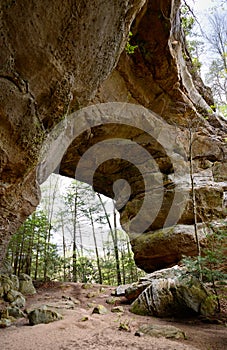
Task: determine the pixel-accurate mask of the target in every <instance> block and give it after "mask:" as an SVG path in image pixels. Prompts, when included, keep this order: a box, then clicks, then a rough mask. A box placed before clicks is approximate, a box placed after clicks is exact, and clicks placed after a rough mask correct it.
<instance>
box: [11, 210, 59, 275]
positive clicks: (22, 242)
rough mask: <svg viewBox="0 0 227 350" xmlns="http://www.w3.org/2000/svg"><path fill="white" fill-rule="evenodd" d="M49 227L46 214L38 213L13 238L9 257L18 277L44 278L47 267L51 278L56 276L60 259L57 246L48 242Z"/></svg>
mask: <svg viewBox="0 0 227 350" xmlns="http://www.w3.org/2000/svg"><path fill="white" fill-rule="evenodd" d="M49 227H50V223H49V221H48V219H47V217H46V215H45V214H44V212H43V211H37V212H35V213H33V214H32V215H31V216H30V217H29V218H28V219H27V220H26V221H25V222H24V224H23V225H22V226H21V227H20V229H19V230H18V231H17V233H16V234H15V235H14V236H13V237H12V239H11V241H10V243H9V246H8V252H7V256H8V257H9V258H10V260H11V263H12V266H13V269H14V273H15V274H16V275H19V274H20V273H21V272H24V273H27V274H29V275H31V276H32V277H33V278H43V277H44V276H43V271H44V267H45V266H46V265H48V274H49V276H53V275H54V274H55V271H56V269H58V266H59V263H60V259H59V257H58V253H57V246H56V245H55V244H53V243H51V242H48V240H47V238H48V231H49Z"/></svg>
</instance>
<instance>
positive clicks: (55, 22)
mask: <svg viewBox="0 0 227 350" xmlns="http://www.w3.org/2000/svg"><path fill="white" fill-rule="evenodd" d="M179 5H180V1H179V0H165V1H164V0H157V1H150V0H148V1H145V0H134V1H130V2H129V1H126V0H125V1H121V0H119V1H114V2H113V3H112V2H110V1H103V0H95V1H94V0H88V1H86V2H84V1H83V0H80V1H77V2H76V3H75V2H71V1H64V2H62V1H60V0H57V1H54V2H51V3H48V6H47V5H46V1H44V0H36V1H28V0H23V1H22V0H18V1H16V2H14V1H8V0H3V1H1V5H0V6H1V8H0V16H1V28H0V30H1V36H0V43H1V55H0V93H1V95H0V102H1V104H0V151H1V152H0V160H1V163H0V172H1V182H0V194H1V198H0V263H1V261H2V259H3V257H4V253H5V250H6V245H7V242H8V241H9V238H10V236H11V234H13V233H14V232H15V230H16V229H17V228H18V226H19V225H20V224H21V223H22V222H23V220H25V218H26V217H27V216H28V215H29V214H30V213H31V212H32V211H33V210H34V209H35V207H36V206H37V204H38V202H39V196H40V194H39V186H38V184H37V179H36V174H37V166H38V164H39V163H40V162H41V161H42V160H43V156H44V157H45V147H44V145H45V146H47V148H48V145H49V144H50V143H49V138H50V135H52V133H53V130H56V129H55V127H56V126H57V125H58V124H59V123H60V124H59V127H60V126H62V125H64V123H63V124H62V122H61V121H62V120H63V119H65V118H66V116H67V115H71V114H72V113H73V112H74V111H76V110H79V109H83V108H84V107H86V106H88V105H89V104H90V103H93V104H97V103H102V102H115V101H117V102H127V103H132V104H137V105H138V104H139V105H141V106H144V107H145V108H148V109H149V110H151V111H153V112H155V113H157V114H158V115H159V116H160V117H161V118H162V120H163V123H165V125H166V126H167V125H168V128H170V129H171V128H177V130H178V131H180V137H181V138H182V139H184V137H185V135H186V134H188V128H191V129H193V132H194V134H195V135H194V138H195V145H196V146H195V147H194V151H193V152H194V153H193V159H194V163H195V167H194V170H195V171H196V172H199V173H202V172H203V179H205V177H204V176H205V175H206V176H208V178H209V181H208V180H207V181H206V180H204V183H200V184H199V185H198V188H199V193H200V194H199V198H200V207H201V210H202V209H203V208H204V207H206V206H207V211H205V213H203V214H204V215H205V217H206V219H207V220H209V221H212V220H214V219H218V218H223V217H225V215H226V210H225V208H224V207H223V205H222V202H223V192H224V188H225V186H226V153H227V152H226V142H225V137H226V132H227V127H226V121H224V120H222V119H221V118H219V117H217V116H216V115H214V114H209V113H208V110H209V104H212V98H211V96H210V94H209V91H208V90H207V89H206V88H205V87H204V85H203V84H202V82H201V80H200V79H199V78H198V77H197V76H195V75H194V73H193V76H192V74H191V73H190V59H188V61H187V62H185V60H184V59H183V56H187V55H185V54H184V55H183V52H184V53H185V46H184V39H183V36H182V32H181V27H180V19H179ZM132 22H133V27H132V29H133V34H134V37H133V40H135V43H136V44H137V45H138V49H137V50H136V51H135V53H134V54H133V55H127V54H126V52H125V51H124V46H125V44H126V41H127V37H128V32H129V28H130V26H131V24H132ZM204 116H205V117H206V118H207V117H208V119H205V118H203V117H204ZM164 121H165V122H164ZM101 125H102V124H101V123H100V127H96V128H94V129H93V130H92V134H93V133H94V138H93V140H99V136H98V135H99V132H100V130H102V132H104V133H105V132H107V133H108V129H109V128H107V130H104V129H102V127H101ZM195 125H196V127H195ZM59 127H58V128H57V130H58V131H57V132H59ZM100 128H101V129H100ZM109 130H110V129H109ZM130 131H132V129H130ZM83 136H85V135H83ZM130 138H131V136H129V139H130ZM186 139H187V137H186ZM75 142H79V144H78V149H80V148H83V147H82V146H83V140H79V139H78V138H77V140H76V141H75ZM90 142H91V140H89V142H88V146H89V145H92V143H90ZM186 143H187V142H186ZM180 144H182V145H184V144H185V140H184V141H182V142H180ZM145 148H146V147H145ZM185 151H186V150H185ZM71 152H73V149H72V148H70V147H69V149H68V151H67V152H66V154H65V156H64V158H63V161H62V163H61V165H60V169H59V171H60V173H63V174H65V175H69V176H71V175H70V174H68V168H67V166H68V165H67V166H66V162H65V161H64V160H67V164H68V159H70V154H74V153H71ZM186 153H187V152H186ZM72 169H73V171H74V170H75V164H74V163H72ZM204 172H205V174H204ZM109 175H110V173H108V176H109ZM73 176H74V175H73ZM208 178H207V179H208ZM95 186H96V188H97V189H98V190H99V191H100V192H104V190H105V189H104V188H102V186H100V188H98V184H97V185H95ZM110 195H111V194H110ZM135 197H136V196H135ZM213 197H214V198H215V200H214V201H211V198H213ZM189 202H190V201H189ZM135 204H136V203H135V200H134V205H135ZM139 205H141V203H140V204H139ZM188 205H189V206H190V203H189V204H188ZM131 211H133V209H132V208H131V207H130V210H129V211H127V210H126V209H125V210H123V211H122V214H121V215H122V222H127V217H128V216H130V215H131ZM192 221H193V219H192ZM183 222H184V223H185V221H183ZM179 227H180V226H178V227H177V228H175V229H174V230H178V231H179V230H180V231H179V232H181V231H182V230H186V231H187V232H189V231H190V228H189V227H187V228H185V227H184V228H182V230H181V229H179ZM156 228H157V227H156ZM164 236H165V235H164ZM167 236H168V235H167ZM152 237H156V238H155V239H151V236H149V237H148V236H147V235H143V236H140V237H139V238H138V237H135V238H134V239H133V241H132V245H133V249H134V252H135V259H136V261H137V263H138V265H140V266H141V267H143V268H145V269H146V270H153V269H155V268H159V267H162V266H164V265H168V264H172V263H173V262H174V261H175V260H178V259H179V258H180V255H181V253H182V252H181V250H180V249H179V239H181V238H182V235H181V236H179V235H178V234H177V235H174V237H176V239H173V236H172V235H171V238H170V240H171V241H172V242H175V243H174V247H173V249H172V251H162V252H161V255H160V256H159V257H157V259H156V257H155V251H156V250H157V246H156V241H157V236H155V235H153V236H152ZM184 237H186V235H184ZM187 237H188V234H187ZM191 237H192V235H191ZM186 241H187V240H186ZM191 242H192V240H190V239H189V240H188V241H187V242H186V243H185V247H187V248H185V250H186V252H187V253H191V252H193V249H194V248H190V244H191ZM181 243H182V240H181ZM165 245H166V243H165ZM180 245H181V246H183V245H184V244H180ZM188 247H189V250H190V249H191V252H189V251H188ZM175 248H176V249H175ZM174 249H175V251H176V253H174ZM141 253H142V255H141ZM152 255H153V260H151V256H152ZM171 256H172V257H174V259H172V258H171ZM155 259H156V260H155ZM171 259H172V260H171ZM173 260H174V261H173Z"/></svg>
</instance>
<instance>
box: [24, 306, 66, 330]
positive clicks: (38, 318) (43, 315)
mask: <svg viewBox="0 0 227 350" xmlns="http://www.w3.org/2000/svg"><path fill="white" fill-rule="evenodd" d="M62 318H63V317H62V315H60V314H59V313H58V312H56V311H53V310H51V309H50V308H48V307H47V306H45V305H43V306H41V307H39V308H36V309H33V310H31V311H30V312H29V313H28V319H29V324H30V325H31V326H34V325H37V324H40V323H50V322H54V321H58V320H61V319H62Z"/></svg>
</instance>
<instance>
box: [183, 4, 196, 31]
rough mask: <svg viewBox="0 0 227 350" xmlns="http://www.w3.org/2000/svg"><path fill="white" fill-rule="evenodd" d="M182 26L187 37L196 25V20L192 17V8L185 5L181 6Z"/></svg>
mask: <svg viewBox="0 0 227 350" xmlns="http://www.w3.org/2000/svg"><path fill="white" fill-rule="evenodd" d="M180 10H181V25H182V28H183V31H184V33H185V35H186V36H188V35H189V34H190V33H191V32H192V29H193V27H194V25H195V18H194V16H193V15H192V13H191V11H190V8H189V7H188V6H187V5H185V4H183V5H182V6H181V9H180Z"/></svg>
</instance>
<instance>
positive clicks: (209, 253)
mask: <svg viewBox="0 0 227 350" xmlns="http://www.w3.org/2000/svg"><path fill="white" fill-rule="evenodd" d="M226 253H227V247H226V229H225V228H224V229H216V228H214V227H210V233H209V234H208V235H207V238H206V248H205V249H203V254H202V256H201V257H200V256H196V257H185V258H184V259H183V263H184V264H185V266H186V267H187V269H188V271H189V272H190V273H191V274H192V275H193V276H196V277H197V278H200V274H202V280H203V282H208V283H211V285H212V288H213V290H214V293H215V297H216V298H217V300H218V304H219V311H220V302H219V296H218V291H217V283H220V282H222V281H226V280H227V274H226V272H225V271H224V267H225V266H226V264H227V254H226Z"/></svg>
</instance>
